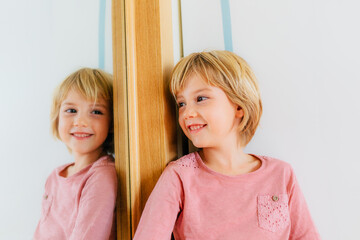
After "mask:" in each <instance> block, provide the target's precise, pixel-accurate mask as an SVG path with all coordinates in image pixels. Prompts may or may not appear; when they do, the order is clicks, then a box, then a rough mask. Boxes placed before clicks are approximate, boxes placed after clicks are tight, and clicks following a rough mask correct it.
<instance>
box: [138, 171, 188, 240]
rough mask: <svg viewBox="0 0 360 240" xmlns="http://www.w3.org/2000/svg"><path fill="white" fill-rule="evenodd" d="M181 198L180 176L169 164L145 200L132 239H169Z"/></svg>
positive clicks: (180, 204)
mask: <svg viewBox="0 0 360 240" xmlns="http://www.w3.org/2000/svg"><path fill="white" fill-rule="evenodd" d="M182 199H183V187H182V183H181V179H180V176H179V174H178V173H177V172H176V171H175V167H174V165H169V166H168V167H167V168H166V169H165V170H164V172H163V173H162V175H161V176H160V178H159V180H158V182H157V183H156V185H155V188H154V189H153V191H152V193H151V194H150V197H149V199H148V200H147V202H146V205H145V208H144V211H143V213H142V215H141V219H140V222H139V225H138V227H137V229H136V233H135V236H134V240H170V239H171V233H172V231H173V229H174V225H175V221H176V219H177V216H178V214H179V212H180V211H181V208H182V207H181V206H182Z"/></svg>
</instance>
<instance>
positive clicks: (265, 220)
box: [257, 194, 290, 232]
mask: <svg viewBox="0 0 360 240" xmlns="http://www.w3.org/2000/svg"><path fill="white" fill-rule="evenodd" d="M288 202H289V198H288V195H287V194H275V195H263V196H258V202H257V207H258V221H259V227H260V228H262V229H265V230H268V231H270V232H277V231H279V230H282V229H284V228H286V227H287V226H288V225H289V223H290V216H289V207H288Z"/></svg>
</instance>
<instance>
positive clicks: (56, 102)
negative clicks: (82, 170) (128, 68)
mask: <svg viewBox="0 0 360 240" xmlns="http://www.w3.org/2000/svg"><path fill="white" fill-rule="evenodd" d="M71 90H75V91H77V92H79V93H80V94H82V95H83V96H84V97H85V98H86V100H88V101H94V103H96V102H97V100H98V99H99V98H101V99H104V100H105V101H107V103H108V106H109V111H110V119H112V116H113V77H112V75H111V74H109V73H106V72H104V71H102V70H100V69H92V68H82V69H79V70H78V71H76V72H74V73H72V74H71V75H69V76H68V77H67V78H66V79H65V80H64V81H62V82H61V83H60V85H59V86H58V87H57V88H56V89H55V91H54V94H53V100H52V105H51V112H50V121H51V132H52V134H53V135H54V137H56V138H57V139H60V134H59V113H60V106H61V103H62V102H63V101H64V100H65V98H66V97H67V95H68V93H69V92H70V91H71ZM60 140H61V139H60ZM103 147H104V150H105V151H106V152H107V153H114V133H113V122H112V121H111V123H110V128H109V133H108V136H107V138H106V140H105V142H104V143H103Z"/></svg>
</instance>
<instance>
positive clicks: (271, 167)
mask: <svg viewBox="0 0 360 240" xmlns="http://www.w3.org/2000/svg"><path fill="white" fill-rule="evenodd" d="M254 156H256V157H257V158H259V159H260V160H261V162H262V165H263V166H262V168H263V170H264V171H266V172H271V173H274V174H275V173H276V172H279V173H281V174H283V173H287V174H290V175H292V174H293V168H292V166H291V165H290V163H288V162H285V161H283V160H280V159H278V158H275V157H269V156H260V155H254Z"/></svg>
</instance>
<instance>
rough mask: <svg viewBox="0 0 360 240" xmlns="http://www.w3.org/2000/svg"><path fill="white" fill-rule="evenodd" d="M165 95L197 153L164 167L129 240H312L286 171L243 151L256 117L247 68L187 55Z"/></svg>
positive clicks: (222, 58)
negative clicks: (168, 95) (168, 94)
mask: <svg viewBox="0 0 360 240" xmlns="http://www.w3.org/2000/svg"><path fill="white" fill-rule="evenodd" d="M170 88H171V92H172V93H173V95H174V96H175V99H176V102H177V104H178V107H179V124H180V126H181V128H182V130H183V132H184V133H185V135H186V136H187V137H188V138H189V139H190V140H191V141H192V143H193V144H194V145H195V146H196V147H198V148H199V149H200V151H199V152H194V153H190V154H188V155H186V156H184V157H182V158H180V159H178V160H177V161H174V162H171V163H170V164H169V165H168V166H167V167H166V169H165V170H164V172H163V174H162V175H161V177H160V179H159V180H158V183H157V184H156V186H155V188H154V190H153V192H152V193H151V195H150V197H149V199H148V201H147V203H146V206H145V209H144V211H143V214H142V217H141V220H140V222H139V225H138V228H137V231H136V234H135V238H134V239H135V240H143V239H146V240H149V239H154V240H162V239H164V240H165V239H166V240H169V239H170V237H171V233H172V232H173V234H174V237H175V239H176V240H178V239H197V240H200V239H206V240H209V239H221V240H234V239H237V240H238V239H244V240H245V239H246V240H251V239H254V240H259V239H284V240H285V239H302V240H304V239H309V240H316V239H320V237H319V235H318V233H317V230H316V228H315V226H314V223H313V221H312V220H311V216H310V213H309V211H308V208H307V206H306V203H305V199H304V197H303V195H302V193H301V191H300V188H299V184H298V183H297V181H296V178H295V175H294V172H293V170H292V168H291V166H289V164H287V163H285V162H282V161H280V160H277V159H274V158H271V157H265V156H258V155H254V154H246V153H244V151H243V148H244V147H245V146H246V145H247V144H248V142H249V141H250V140H251V138H252V136H253V135H254V133H255V130H256V128H257V126H258V124H259V120H260V116H261V113H262V104H261V100H260V94H259V89H258V84H257V81H256V79H255V76H254V74H253V72H252V70H251V69H250V67H249V66H248V64H247V63H246V62H245V61H244V60H243V59H242V58H240V57H238V56H237V55H235V54H233V53H231V52H227V51H212V52H201V53H193V54H191V55H189V56H187V57H185V58H183V59H182V60H181V61H180V62H179V63H178V64H177V65H176V66H175V68H174V70H173V73H172V79H171V87H170Z"/></svg>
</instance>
